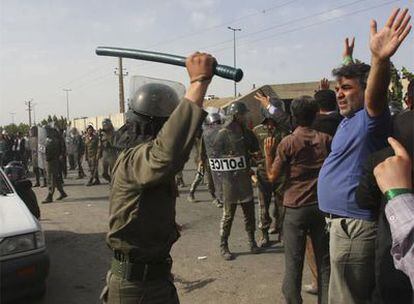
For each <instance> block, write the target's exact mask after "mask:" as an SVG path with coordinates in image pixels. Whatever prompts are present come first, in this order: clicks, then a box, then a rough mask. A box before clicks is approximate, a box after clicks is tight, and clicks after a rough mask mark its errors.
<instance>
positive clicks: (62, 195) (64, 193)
mask: <svg viewBox="0 0 414 304" xmlns="http://www.w3.org/2000/svg"><path fill="white" fill-rule="evenodd" d="M67 196H68V195H67V194H66V192H65V191H62V192H60V196H59V197H58V198H57V200H58V201H60V200H63V199H64V198H65V197H67Z"/></svg>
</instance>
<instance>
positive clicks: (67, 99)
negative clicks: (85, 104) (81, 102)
mask: <svg viewBox="0 0 414 304" xmlns="http://www.w3.org/2000/svg"><path fill="white" fill-rule="evenodd" d="M62 90H63V91H65V93H66V119H67V121H68V123H69V92H70V91H72V89H62Z"/></svg>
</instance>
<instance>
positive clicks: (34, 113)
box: [32, 103, 36, 126]
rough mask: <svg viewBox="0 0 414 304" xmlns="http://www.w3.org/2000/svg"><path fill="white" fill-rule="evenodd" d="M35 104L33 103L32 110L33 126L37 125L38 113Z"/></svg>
mask: <svg viewBox="0 0 414 304" xmlns="http://www.w3.org/2000/svg"><path fill="white" fill-rule="evenodd" d="M35 106H36V104H35V103H32V109H33V125H34V126H35V125H36V111H35Z"/></svg>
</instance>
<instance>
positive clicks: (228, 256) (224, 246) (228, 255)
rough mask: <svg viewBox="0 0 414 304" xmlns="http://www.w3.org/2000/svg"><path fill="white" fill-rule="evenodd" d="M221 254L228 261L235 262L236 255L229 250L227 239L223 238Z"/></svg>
mask: <svg viewBox="0 0 414 304" xmlns="http://www.w3.org/2000/svg"><path fill="white" fill-rule="evenodd" d="M220 253H221V256H222V257H223V259H225V260H226V261H231V260H234V255H233V254H232V253H231V252H230V250H229V245H228V241H227V238H226V237H221V240H220Z"/></svg>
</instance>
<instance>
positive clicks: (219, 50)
mask: <svg viewBox="0 0 414 304" xmlns="http://www.w3.org/2000/svg"><path fill="white" fill-rule="evenodd" d="M400 1H401V0H393V1H388V2H385V3H381V4H380V5H375V6H370V7H367V8H364V9H360V10H356V11H353V12H349V13H346V14H343V15H341V16H337V17H333V18H330V19H326V20H322V21H319V22H315V23H312V24H308V25H305V26H300V27H297V28H294V29H291V30H288V31H284V32H278V33H275V34H272V35H268V36H266V37H262V38H258V39H255V40H252V41H248V42H245V43H242V44H240V46H246V45H249V44H251V43H254V42H258V41H263V40H267V39H270V38H274V37H277V36H281V35H284V34H288V33H292V32H297V31H300V30H303V29H307V28H310V27H313V26H317V25H320V24H323V23H327V22H330V21H332V20H336V19H340V18H343V17H346V16H350V15H355V14H358V13H362V12H365V11H369V10H372V9H376V8H379V7H382V6H386V5H389V4H392V3H395V2H400ZM230 48H231V47H224V48H221V49H218V50H215V51H214V52H215V53H218V52H221V51H224V50H228V49H230Z"/></svg>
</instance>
